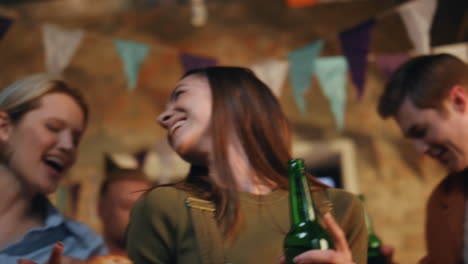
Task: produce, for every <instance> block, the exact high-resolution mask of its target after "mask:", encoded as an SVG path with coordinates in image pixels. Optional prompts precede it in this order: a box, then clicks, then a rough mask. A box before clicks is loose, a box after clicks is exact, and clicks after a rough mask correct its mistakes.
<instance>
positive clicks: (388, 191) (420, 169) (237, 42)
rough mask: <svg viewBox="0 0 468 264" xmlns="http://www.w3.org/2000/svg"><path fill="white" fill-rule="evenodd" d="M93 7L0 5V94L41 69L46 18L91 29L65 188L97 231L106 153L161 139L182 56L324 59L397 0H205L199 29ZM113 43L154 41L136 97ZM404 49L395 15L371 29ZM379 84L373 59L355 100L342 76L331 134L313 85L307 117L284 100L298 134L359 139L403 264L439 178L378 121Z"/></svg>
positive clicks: (364, 183)
mask: <svg viewBox="0 0 468 264" xmlns="http://www.w3.org/2000/svg"><path fill="white" fill-rule="evenodd" d="M95 2H96V1H81V2H80V1H72V0H69V1H65V0H64V1H51V2H48V3H43V4H28V5H21V6H8V8H2V9H0V14H3V15H8V16H11V17H14V18H15V19H16V22H15V24H14V26H13V27H11V29H10V31H9V32H8V34H7V35H6V37H5V38H4V39H3V40H2V41H0V61H1V63H2V65H3V67H2V75H1V78H0V87H4V86H5V85H6V84H8V83H9V82H11V81H13V80H14V79H16V78H18V77H19V76H22V75H25V74H30V73H34V72H39V71H43V70H44V51H43V50H44V49H43V46H42V45H43V44H42V39H41V28H40V26H41V25H42V24H43V23H46V22H49V23H55V24H58V25H61V26H64V27H68V28H70V29H73V28H83V29H85V30H87V34H86V37H85V39H84V40H83V43H82V44H81V46H80V48H79V50H78V51H77V54H76V55H75V57H74V59H73V61H72V63H71V65H70V66H69V67H68V68H67V69H66V71H65V73H64V76H65V77H66V78H67V79H69V80H70V81H71V82H72V83H73V84H74V85H76V86H78V87H80V88H81V89H82V90H83V91H84V92H85V93H86V95H87V97H88V98H89V101H90V104H91V113H92V114H91V122H90V125H89V129H88V131H87V132H86V135H85V137H84V140H83V144H82V146H81V152H80V158H79V161H78V164H77V165H76V167H75V168H74V169H73V171H72V172H71V173H70V174H71V175H70V176H69V178H68V179H67V180H66V183H65V185H67V184H68V185H70V184H73V183H76V182H79V183H82V185H83V186H82V189H81V195H80V197H81V199H80V203H79V205H78V209H77V210H78V212H77V214H76V215H75V216H76V217H77V218H78V219H80V220H82V221H84V222H86V223H88V224H90V225H91V226H93V227H94V228H95V229H96V230H99V223H98V220H97V217H96V213H95V210H96V209H95V200H96V192H97V188H98V187H97V186H98V183H99V182H100V180H101V177H102V171H101V167H102V165H101V163H102V152H103V151H108V152H132V151H135V150H138V149H140V148H142V147H147V146H155V145H162V144H164V143H163V142H164V141H165V135H164V131H163V130H162V129H161V128H159V127H158V125H157V124H156V122H155V119H156V116H157V114H158V113H159V112H160V111H161V110H162V109H163V107H164V104H165V100H166V98H167V96H168V94H169V92H170V91H171V89H172V88H173V87H174V85H175V83H176V82H177V80H178V78H179V77H180V76H181V74H182V73H183V72H182V71H183V70H182V67H181V65H180V63H179V58H178V55H179V52H181V51H184V52H190V53H194V54H198V55H205V56H212V57H215V58H217V59H218V60H219V61H220V64H222V65H238V66H248V65H250V64H251V63H254V62H256V61H258V60H261V59H266V58H270V57H273V58H278V59H286V58H287V53H288V52H289V51H291V50H293V49H296V48H299V47H301V46H303V45H306V44H309V43H311V42H313V41H315V40H318V39H324V40H325V47H324V51H323V53H322V56H334V55H341V50H340V46H339V43H338V41H337V34H338V33H339V32H340V31H341V30H343V29H346V28H349V27H352V26H354V25H357V24H358V23H359V22H363V21H365V20H366V19H368V18H370V17H372V16H374V15H376V14H380V13H382V12H383V11H384V10H388V9H390V8H391V7H393V6H395V4H396V2H397V1H371V0H369V1H355V2H350V3H336V4H323V5H319V6H316V7H311V8H303V9H288V8H286V7H285V6H284V4H283V2H282V1H271V0H263V1H261V0H255V1H254V0H251V1H226V2H225V3H218V4H216V3H210V5H209V9H208V10H209V22H208V24H207V25H206V26H204V27H201V28H194V27H192V26H191V25H190V8H189V6H188V5H173V6H171V5H168V6H164V7H160V8H151V9H143V8H139V9H132V8H131V5H130V4H129V3H128V1H124V0H120V1H102V3H101V1H99V2H100V4H99V5H95V4H94V3H95ZM106 2H107V3H108V4H107V5H106ZM272 2H274V3H272ZM117 37H119V38H125V39H129V40H134V41H140V42H143V43H146V44H149V45H152V50H151V52H150V54H149V55H148V57H147V59H146V60H145V61H144V63H143V65H142V67H141V71H140V80H139V84H138V87H137V89H136V90H135V91H133V92H129V91H127V90H126V78H125V75H124V72H123V67H122V63H121V61H120V58H119V57H118V55H117V53H116V51H115V49H114V47H113V38H117ZM410 49H411V45H410V43H409V41H408V39H407V37H406V32H405V29H404V27H403V25H402V23H401V21H400V20H399V18H398V16H397V15H396V14H389V15H387V16H386V17H385V18H382V19H381V20H380V21H379V22H378V23H377V25H376V27H375V29H374V31H373V35H372V42H371V51H372V53H373V54H377V53H384V52H400V51H408V50H410ZM384 83H385V79H384V76H383V75H382V73H380V72H379V71H378V70H377V68H376V67H375V65H374V63H373V61H372V59H370V64H369V68H368V75H367V85H366V92H365V95H364V97H363V98H362V99H361V101H358V100H357V98H356V93H355V90H354V87H353V85H352V83H351V81H348V91H347V92H348V99H347V106H346V121H345V129H344V130H343V131H341V132H340V131H337V130H336V127H335V125H334V121H333V116H332V114H331V112H330V108H329V104H328V102H327V100H326V99H325V97H324V96H323V94H322V92H321V91H320V89H319V86H318V85H319V84H318V83H317V82H316V80H314V85H313V88H312V89H310V90H309V91H308V92H307V93H306V95H305V98H306V102H307V105H308V110H307V113H305V114H300V113H299V111H298V110H297V107H296V105H295V103H294V99H293V95H292V91H291V88H290V86H289V84H287V83H285V86H284V87H283V92H282V93H281V95H280V100H281V103H282V105H283V107H284V108H285V111H286V113H287V115H288V116H289V118H290V119H291V122H292V125H293V127H294V130H295V134H296V136H297V137H298V138H299V137H300V138H304V139H309V140H324V141H327V140H333V139H336V138H349V139H351V140H352V141H353V142H354V143H355V145H356V153H357V155H356V162H357V172H358V176H359V184H360V188H361V191H362V193H364V194H365V195H366V197H367V204H368V208H369V212H370V214H371V216H372V217H373V220H374V225H375V229H376V232H377V233H378V235H379V236H380V237H381V238H382V239H383V240H384V241H385V242H386V243H389V244H392V245H394V246H395V247H396V261H397V262H398V263H415V262H416V261H417V260H418V259H419V258H420V257H422V256H423V255H424V238H423V224H424V207H425V202H426V199H427V197H428V195H429V193H430V191H431V190H432V188H433V187H434V185H435V184H436V183H437V182H438V181H440V179H441V178H442V176H443V174H444V171H443V170H442V169H441V168H440V167H439V166H438V165H437V164H434V163H433V162H431V161H429V160H425V159H423V158H420V157H418V156H417V154H416V153H415V152H414V151H413V149H412V148H411V145H410V142H408V141H406V140H404V139H402V137H401V135H400V132H399V130H398V128H397V126H396V125H395V124H394V122H392V121H383V120H381V119H380V118H379V117H378V116H377V114H376V112H375V108H376V104H377V98H378V96H379V95H380V93H381V91H382V89H383V85H384ZM161 170H164V167H162V168H161Z"/></svg>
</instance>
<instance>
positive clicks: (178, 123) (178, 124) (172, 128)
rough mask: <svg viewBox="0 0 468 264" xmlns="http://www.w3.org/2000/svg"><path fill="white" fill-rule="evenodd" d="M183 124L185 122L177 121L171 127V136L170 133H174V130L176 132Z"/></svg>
mask: <svg viewBox="0 0 468 264" xmlns="http://www.w3.org/2000/svg"><path fill="white" fill-rule="evenodd" d="M184 123H185V120H180V121H177V122H176V123H175V124H174V125H172V127H171V129H170V131H169V133H171V134H172V132H174V130H176V129H177V128H178V127H180V126H182V125H183V124H184Z"/></svg>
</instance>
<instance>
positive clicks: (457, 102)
mask: <svg viewBox="0 0 468 264" xmlns="http://www.w3.org/2000/svg"><path fill="white" fill-rule="evenodd" d="M449 102H450V104H451V106H452V107H453V110H455V111H456V112H458V113H466V112H467V110H468V109H467V107H468V92H467V91H466V89H465V87H463V86H461V85H455V86H453V87H452V89H451V90H450V93H449Z"/></svg>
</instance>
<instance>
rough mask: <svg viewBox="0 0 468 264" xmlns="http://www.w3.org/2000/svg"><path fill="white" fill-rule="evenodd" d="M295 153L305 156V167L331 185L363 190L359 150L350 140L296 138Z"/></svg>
mask: <svg viewBox="0 0 468 264" xmlns="http://www.w3.org/2000/svg"><path fill="white" fill-rule="evenodd" d="M293 156H294V157H295V158H302V159H304V163H305V165H306V170H307V171H308V172H309V173H311V174H312V175H313V176H314V177H316V178H317V179H319V180H320V181H322V182H323V183H325V184H327V185H329V186H330V187H334V188H341V189H345V190H347V191H349V192H351V193H355V194H358V193H360V191H359V180H358V175H357V159H356V150H355V145H354V143H353V141H352V140H351V139H348V138H338V139H333V140H327V141H310V140H295V141H294V142H293Z"/></svg>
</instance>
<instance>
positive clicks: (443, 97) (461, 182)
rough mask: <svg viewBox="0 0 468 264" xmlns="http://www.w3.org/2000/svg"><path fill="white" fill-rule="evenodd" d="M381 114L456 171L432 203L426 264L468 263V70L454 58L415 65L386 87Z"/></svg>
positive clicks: (396, 75)
mask: <svg viewBox="0 0 468 264" xmlns="http://www.w3.org/2000/svg"><path fill="white" fill-rule="evenodd" d="M378 112H379V114H380V116H381V117H382V118H388V117H392V118H394V119H395V121H396V122H397V123H398V125H399V127H400V128H401V130H402V132H403V134H404V135H405V137H407V138H409V139H411V140H412V141H413V143H414V146H415V147H416V150H417V151H418V152H420V153H421V154H425V155H428V156H430V157H431V158H433V159H436V160H437V161H439V162H440V163H442V164H443V165H444V166H445V167H447V168H448V169H449V171H450V174H449V175H448V176H447V177H445V178H444V179H443V180H442V182H441V183H440V184H439V185H438V186H437V187H436V188H435V190H434V191H433V193H432V194H431V197H430V198H429V201H428V206H427V215H426V217H427V218H426V245H427V255H426V257H424V258H423V259H422V260H421V263H431V264H432V263H435V264H438V263H443V264H450V263H463V262H464V261H465V262H466V261H468V242H467V243H464V241H467V239H468V232H466V231H465V229H466V228H468V218H467V213H468V210H465V207H466V204H467V202H466V195H467V194H468V65H466V64H465V63H464V62H463V61H461V60H459V59H457V58H456V57H454V56H451V55H448V54H440V55H428V56H420V57H415V58H413V59H411V60H409V61H408V62H406V63H405V64H403V65H402V66H401V67H399V69H398V70H397V71H396V72H395V73H394V74H393V76H392V78H391V80H390V81H389V83H388V84H387V86H386V87H385V90H384V92H383V94H382V96H381V98H380V101H379V104H378Z"/></svg>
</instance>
